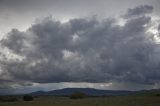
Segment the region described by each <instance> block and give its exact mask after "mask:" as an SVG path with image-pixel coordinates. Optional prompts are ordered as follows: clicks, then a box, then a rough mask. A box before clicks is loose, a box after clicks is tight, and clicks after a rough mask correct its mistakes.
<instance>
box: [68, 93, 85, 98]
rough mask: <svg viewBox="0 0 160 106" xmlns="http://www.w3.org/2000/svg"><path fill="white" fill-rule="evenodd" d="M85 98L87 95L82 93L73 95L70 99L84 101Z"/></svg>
mask: <svg viewBox="0 0 160 106" xmlns="http://www.w3.org/2000/svg"><path fill="white" fill-rule="evenodd" d="M85 97H86V94H85V93H82V92H74V93H73V94H71V95H70V99H83V98H85Z"/></svg>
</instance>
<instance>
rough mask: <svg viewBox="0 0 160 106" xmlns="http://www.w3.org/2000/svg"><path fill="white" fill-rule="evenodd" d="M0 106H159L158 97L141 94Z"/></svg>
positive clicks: (44, 99)
mask: <svg viewBox="0 0 160 106" xmlns="http://www.w3.org/2000/svg"><path fill="white" fill-rule="evenodd" d="M0 106H160V96H156V95H155V94H141V95H130V96H110V97H90V98H84V99H69V98H68V97H53V96H41V97H37V98H35V99H34V101H23V100H19V101H16V102H0Z"/></svg>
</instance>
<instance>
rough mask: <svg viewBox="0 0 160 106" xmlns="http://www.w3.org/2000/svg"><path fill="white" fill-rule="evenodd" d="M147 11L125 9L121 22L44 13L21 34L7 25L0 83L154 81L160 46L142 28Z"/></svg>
mask: <svg viewBox="0 0 160 106" xmlns="http://www.w3.org/2000/svg"><path fill="white" fill-rule="evenodd" d="M152 10H153V7H152V6H148V5H145V6H140V7H136V8H134V9H129V10H128V12H127V13H126V14H125V15H124V16H126V17H127V19H124V20H125V21H126V23H125V24H124V25H119V24H117V23H118V22H117V21H118V19H114V18H113V19H111V18H107V19H104V20H101V21H99V20H97V19H96V18H95V17H92V18H77V19H72V20H69V21H68V22H66V23H61V22H60V21H56V20H54V19H53V18H52V17H46V18H44V19H43V20H40V21H39V22H37V23H35V24H33V25H32V26H31V27H30V28H28V29H27V30H26V31H24V32H21V31H19V30H18V29H12V31H10V32H9V33H8V34H7V35H6V36H5V38H4V39H2V40H1V41H0V44H1V51H0V81H1V82H3V81H5V82H6V81H7V82H8V83H9V84H8V85H12V84H13V85H14V84H15V82H16V83H18V84H20V85H21V84H22V83H23V84H27V85H28V84H29V83H57V82H91V83H98V82H101V83H108V82H126V83H129V82H130V83H137V84H154V83H158V82H159V81H160V71H159V69H160V58H159V57H160V55H159V54H160V47H159V45H158V44H157V43H156V42H155V41H154V35H152V34H151V33H149V32H147V31H148V27H149V26H150V25H151V23H152V20H151V18H152V17H151V16H147V15H146V14H147V13H151V12H152ZM135 16H136V17H135ZM133 17H134V18H133ZM10 83H11V84H10ZM2 86H6V85H2Z"/></svg>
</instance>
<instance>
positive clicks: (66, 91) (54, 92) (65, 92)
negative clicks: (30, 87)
mask: <svg viewBox="0 0 160 106" xmlns="http://www.w3.org/2000/svg"><path fill="white" fill-rule="evenodd" d="M74 92H83V93H85V94H87V95H89V96H109V95H128V94H131V93H134V92H133V91H123V90H118V91H115V90H100V89H94V88H64V89H58V90H52V91H37V92H32V93H30V95H55V96H69V95H71V94H72V93H74Z"/></svg>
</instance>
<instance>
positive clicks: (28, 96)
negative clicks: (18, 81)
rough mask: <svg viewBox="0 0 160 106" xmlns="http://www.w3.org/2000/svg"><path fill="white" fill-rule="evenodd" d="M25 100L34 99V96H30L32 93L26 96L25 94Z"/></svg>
mask: <svg viewBox="0 0 160 106" xmlns="http://www.w3.org/2000/svg"><path fill="white" fill-rule="evenodd" d="M23 100H24V101H32V100H33V97H32V96H30V95H24V96H23Z"/></svg>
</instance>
